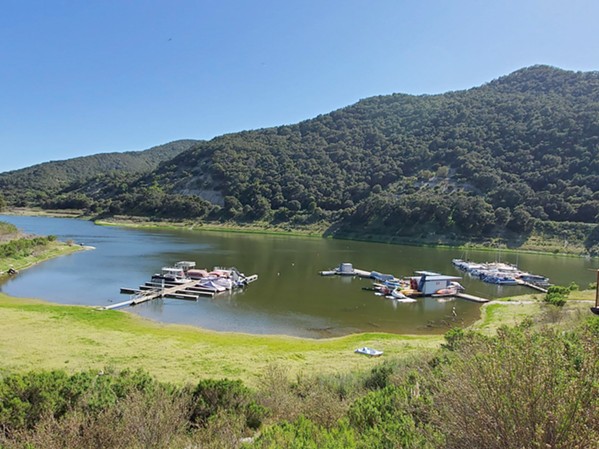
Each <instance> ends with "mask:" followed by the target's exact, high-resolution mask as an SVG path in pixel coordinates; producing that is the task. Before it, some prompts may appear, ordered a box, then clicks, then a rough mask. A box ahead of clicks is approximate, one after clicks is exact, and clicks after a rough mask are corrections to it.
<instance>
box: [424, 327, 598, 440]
mask: <svg viewBox="0 0 599 449" xmlns="http://www.w3.org/2000/svg"><path fill="white" fill-rule="evenodd" d="M597 336H598V335H593V333H592V332H591V331H588V330H587V331H586V332H584V333H583V334H582V335H576V334H573V333H560V332H557V331H550V330H545V331H542V332H535V331H532V330H530V329H526V328H513V329H505V328H504V329H501V330H500V331H499V332H498V335H497V337H496V338H493V339H482V338H481V339H475V340H471V341H469V342H467V343H464V344H462V346H461V347H460V348H459V350H458V351H457V357H455V358H452V359H451V362H450V363H448V364H446V365H444V366H443V368H442V369H441V370H440V374H439V377H438V380H439V383H438V391H437V393H436V394H435V395H434V404H435V408H436V410H437V414H436V419H435V421H436V424H437V426H438V427H439V429H440V430H441V432H442V433H443V434H444V436H445V438H446V440H447V444H446V446H445V447H447V448H456V449H458V448H473V449H475V448H481V449H482V448H485V449H494V448H497V449H503V448H539V449H540V448H543V449H548V448H579V449H582V448H589V449H591V448H597V447H599V346H598V345H597V341H596V338H597Z"/></svg>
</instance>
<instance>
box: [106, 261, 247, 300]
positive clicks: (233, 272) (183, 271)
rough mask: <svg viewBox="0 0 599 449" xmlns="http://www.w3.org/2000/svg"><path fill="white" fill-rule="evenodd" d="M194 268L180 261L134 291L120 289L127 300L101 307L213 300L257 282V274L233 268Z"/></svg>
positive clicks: (126, 288) (190, 264)
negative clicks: (155, 301) (149, 302)
mask: <svg viewBox="0 0 599 449" xmlns="http://www.w3.org/2000/svg"><path fill="white" fill-rule="evenodd" d="M195 266H196V264H195V262H191V261H181V262H177V263H176V264H175V265H174V266H173V267H163V268H162V270H161V271H160V273H156V274H154V275H153V276H152V277H151V281H149V282H146V283H145V284H144V285H140V286H139V288H138V289H133V288H128V287H121V289H120V292H121V294H128V295H132V296H131V298H130V299H129V300H127V301H122V302H119V303H116V304H110V305H108V306H102V307H101V308H102V309H104V310H112V309H117V308H121V307H127V306H136V305H138V304H142V303H144V302H147V301H151V300H152V299H158V298H173V299H186V300H192V301H197V300H198V299H199V298H200V296H209V297H213V296H214V295H216V294H218V293H223V292H225V291H233V290H235V289H240V288H243V287H245V286H247V285H249V284H250V283H252V282H254V281H256V280H257V279H258V275H257V274H253V275H251V276H245V275H244V274H243V273H240V272H239V271H238V270H237V269H236V268H233V267H232V268H221V267H215V268H214V269H213V270H212V271H208V270H196V269H195Z"/></svg>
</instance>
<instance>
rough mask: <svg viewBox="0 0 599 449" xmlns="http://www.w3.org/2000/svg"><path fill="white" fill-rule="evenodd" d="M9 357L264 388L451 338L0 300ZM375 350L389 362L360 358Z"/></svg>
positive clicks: (519, 308)
mask: <svg viewBox="0 0 599 449" xmlns="http://www.w3.org/2000/svg"><path fill="white" fill-rule="evenodd" d="M592 295H593V292H592V291H591V292H575V293H573V294H572V300H570V301H568V303H567V305H566V306H565V307H564V308H563V309H560V310H557V309H556V308H554V307H553V306H548V305H546V304H544V303H542V302H541V301H540V300H539V299H538V298H533V296H534V295H527V296H526V297H522V298H512V300H510V301H503V302H493V303H490V304H488V305H485V306H484V307H482V308H481V319H480V320H479V321H478V322H477V323H475V324H474V325H473V326H472V329H475V330H479V331H481V332H485V333H494V332H495V331H496V329H497V328H498V327H499V326H501V325H515V324H518V323H519V322H521V321H522V320H523V319H525V318H526V317H533V318H534V319H535V320H538V321H540V322H542V323H544V324H553V323H557V322H560V323H564V322H565V321H566V320H571V321H572V322H575V321H576V320H580V319H582V318H583V317H584V316H585V315H588V314H590V312H589V307H590V302H591V301H590V298H591V297H592ZM0 321H1V322H2V323H3V325H2V327H0V360H2V361H3V363H2V369H4V370H5V371H8V372H11V371H26V370H31V369H65V370H67V371H69V372H74V371H78V370H83V369H91V368H94V369H103V368H106V367H116V368H119V369H124V368H132V369H136V368H143V369H144V370H147V371H148V372H150V373H151V374H152V375H154V376H156V377H157V378H158V379H160V380H164V381H171V382H176V383H184V382H188V381H197V380H198V379H200V378H222V377H227V378H234V379H242V380H243V381H244V382H247V383H248V384H249V385H255V384H256V383H257V381H258V379H259V378H260V376H261V374H262V373H263V372H264V371H265V370H266V369H268V368H269V367H272V366H277V367H281V368H284V369H286V370H287V371H288V372H289V374H290V375H291V376H293V375H295V374H299V373H302V372H304V373H323V374H324V373H345V372H348V371H354V370H365V369H368V368H370V367H373V366H375V365H376V364H378V363H379V362H380V361H381V360H386V359H387V360H388V359H404V358H409V357H412V356H414V355H417V354H422V353H423V352H426V351H434V350H435V349H436V348H438V347H439V345H440V344H441V343H442V342H443V337H441V336H438V335H435V336H426V335H424V336H421V335H419V336H408V335H394V334H383V333H366V334H356V335H349V336H346V337H341V338H334V339H323V340H313V339H305V338H295V337H287V336H267V335H264V336H261V335H248V334H239V333H223V332H215V331H208V330H203V329H199V328H196V327H191V326H182V325H173V324H160V323H156V322H153V321H149V320H146V319H143V318H141V317H138V316H136V315H135V314H130V313H127V312H122V311H100V310H96V309H93V308H90V307H82V306H63V305H57V304H50V303H46V302H42V301H36V300H31V299H21V298H12V297H9V296H6V295H3V294H0ZM361 346H371V347H375V348H377V349H381V350H383V351H385V355H384V356H383V358H382V359H370V358H367V357H364V356H360V355H357V354H354V352H353V351H354V349H355V348H358V347H361Z"/></svg>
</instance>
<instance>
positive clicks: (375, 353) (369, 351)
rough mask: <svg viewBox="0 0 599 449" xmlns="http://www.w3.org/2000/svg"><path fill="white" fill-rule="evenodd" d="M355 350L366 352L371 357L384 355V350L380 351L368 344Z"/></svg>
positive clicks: (356, 351) (360, 352) (361, 352)
mask: <svg viewBox="0 0 599 449" xmlns="http://www.w3.org/2000/svg"><path fill="white" fill-rule="evenodd" d="M354 352H355V353H357V354H364V355H367V356H369V357H379V356H381V355H383V351H379V350H377V349H372V348H368V347H366V346H364V347H363V348H358V349H356V350H355V351H354Z"/></svg>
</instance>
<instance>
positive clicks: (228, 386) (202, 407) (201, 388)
mask: <svg viewBox="0 0 599 449" xmlns="http://www.w3.org/2000/svg"><path fill="white" fill-rule="evenodd" d="M221 412H227V413H233V414H235V415H242V416H244V417H245V422H246V425H247V426H248V427H249V428H250V429H257V428H258V427H260V424H261V423H262V419H263V417H264V415H265V414H266V410H265V409H264V407H262V406H261V405H259V404H258V403H257V402H256V401H255V397H254V394H253V393H252V392H251V391H250V390H249V388H247V387H246V386H244V385H243V383H242V382H241V381H240V380H228V379H222V380H212V379H208V380H201V381H200V382H199V383H198V385H197V386H196V388H195V390H194V391H193V393H192V413H191V422H192V423H195V424H197V425H200V426H205V425H207V423H208V420H209V419H210V418H211V417H212V416H215V415H217V414H218V413H221Z"/></svg>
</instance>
